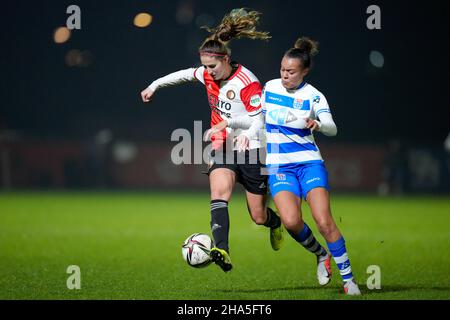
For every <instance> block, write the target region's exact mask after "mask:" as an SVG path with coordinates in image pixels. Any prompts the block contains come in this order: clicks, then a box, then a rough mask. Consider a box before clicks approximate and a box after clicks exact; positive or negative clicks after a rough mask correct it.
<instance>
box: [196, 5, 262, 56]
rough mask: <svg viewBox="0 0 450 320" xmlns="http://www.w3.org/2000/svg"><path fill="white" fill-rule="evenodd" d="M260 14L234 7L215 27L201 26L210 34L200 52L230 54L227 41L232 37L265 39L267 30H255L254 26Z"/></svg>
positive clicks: (219, 54) (217, 54)
mask: <svg viewBox="0 0 450 320" xmlns="http://www.w3.org/2000/svg"><path fill="white" fill-rule="evenodd" d="M260 15H261V14H260V13H259V12H257V11H247V10H245V9H244V8H240V9H234V10H232V11H231V12H230V13H229V14H227V15H226V16H225V17H223V19H222V22H221V23H220V24H219V25H218V26H217V27H215V28H212V29H211V28H208V27H202V28H204V29H206V30H207V31H208V32H210V33H211V35H210V36H209V37H208V38H207V39H206V40H205V41H204V42H203V44H202V45H201V46H200V48H199V52H200V54H210V55H216V56H225V55H228V56H229V55H230V54H231V50H230V49H229V48H228V46H227V43H228V42H230V41H231V40H232V39H240V38H249V39H262V40H267V39H269V38H270V36H269V33H268V32H262V31H257V30H256V26H257V24H258V22H259V16H260Z"/></svg>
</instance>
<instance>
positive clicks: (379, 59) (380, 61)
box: [369, 50, 384, 68]
mask: <svg viewBox="0 0 450 320" xmlns="http://www.w3.org/2000/svg"><path fill="white" fill-rule="evenodd" d="M369 60H370V63H371V64H372V65H373V66H375V67H377V68H382V67H383V65H384V56H383V54H382V53H381V52H379V51H376V50H372V51H370V55H369Z"/></svg>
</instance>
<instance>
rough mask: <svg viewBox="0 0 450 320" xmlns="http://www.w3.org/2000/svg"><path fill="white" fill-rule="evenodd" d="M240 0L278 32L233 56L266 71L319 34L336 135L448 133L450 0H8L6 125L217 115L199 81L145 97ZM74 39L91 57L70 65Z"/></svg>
mask: <svg viewBox="0 0 450 320" xmlns="http://www.w3.org/2000/svg"><path fill="white" fill-rule="evenodd" d="M71 4H77V5H78V6H79V7H80V8H81V30H74V32H72V36H71V38H70V39H69V41H67V42H66V43H63V44H56V43H54V42H53V32H54V30H55V29H56V28H57V27H58V26H62V25H65V22H66V19H67V17H68V16H69V15H68V14H67V13H66V8H67V7H68V6H69V5H71ZM370 4H377V5H378V6H380V8H381V26H382V28H381V30H368V29H367V28H366V19H367V17H368V16H369V14H367V13H366V8H367V7H368V5H370ZM242 6H245V7H251V8H253V9H255V10H258V11H260V12H262V13H263V15H262V18H261V24H260V29H261V30H267V31H270V33H271V35H272V39H271V40H270V41H269V42H268V43H265V42H262V41H252V40H248V39H243V40H235V41H234V42H232V43H231V48H232V50H233V58H234V59H236V60H238V61H239V62H241V63H242V64H244V65H245V66H247V67H248V68H249V69H250V70H252V71H253V72H254V73H255V74H256V75H257V76H258V77H259V79H260V81H261V82H265V81H268V80H270V79H272V78H276V77H279V73H278V72H279V62H280V59H281V57H282V55H283V53H284V51H285V50H286V49H288V48H289V47H290V46H292V45H293V43H294V41H295V40H296V39H297V37H298V36H302V35H305V36H309V37H311V38H313V39H316V40H318V41H319V42H320V53H319V55H318V56H317V57H316V59H315V67H314V70H313V72H312V73H311V75H310V76H309V79H308V80H309V82H311V83H312V84H313V85H314V86H316V87H317V88H318V89H319V90H321V91H322V92H323V93H324V94H325V96H326V97H327V99H328V101H329V103H330V105H331V106H332V108H333V109H332V111H333V115H334V118H335V121H336V123H337V125H338V129H339V134H338V136H337V137H335V138H333V139H334V140H333V141H336V142H339V141H344V142H350V143H351V142H374V143H383V142H384V141H385V140H386V139H388V138H392V137H400V138H403V139H405V140H407V141H410V142H412V143H418V144H427V145H428V144H442V143H443V140H444V139H445V137H446V136H447V134H448V132H449V129H450V126H449V112H448V110H449V95H448V94H447V90H446V89H447V88H448V80H447V77H448V71H449V68H448V60H447V59H448V51H446V47H447V46H446V42H447V41H448V38H449V32H448V31H449V28H448V21H446V19H448V18H449V2H448V1H428V2H421V3H416V2H410V1H357V0H350V1H247V2H240V1H194V0H192V1H189V0H184V1H117V2H113V1H75V2H73V1H58V2H56V1H33V2H32V1H14V2H9V3H7V4H6V3H5V4H3V8H2V17H1V22H0V23H1V28H0V32H1V38H2V49H1V62H0V63H1V106H0V123H1V127H2V128H3V129H5V128H6V129H9V130H19V132H21V134H24V135H26V136H30V137H36V138H46V139H47V138H51V139H55V138H56V139H61V138H71V139H78V138H84V137H87V136H91V135H93V134H94V133H95V132H96V131H97V130H99V129H102V128H109V129H111V130H112V131H113V132H114V135H115V136H119V137H124V138H129V139H134V140H137V141H139V140H142V141H149V140H157V141H167V140H168V139H169V137H170V133H171V132H172V131H173V130H174V129H175V128H179V127H182V128H187V129H191V128H192V127H193V120H203V121H205V123H208V120H209V110H208V106H207V102H206V97H205V94H204V88H203V87H202V86H201V85H200V84H187V85H184V86H179V87H176V88H170V89H165V90H164V89H163V90H160V91H159V92H158V93H157V96H156V98H155V100H154V101H153V103H152V104H143V103H141V101H140V95H139V93H140V91H141V90H142V89H143V88H144V87H146V86H147V85H148V84H149V83H150V82H151V81H152V80H154V79H155V78H157V77H160V76H163V75H165V74H168V73H170V72H173V71H177V70H179V69H183V68H187V67H191V66H196V65H198V63H199V62H198V56H197V47H198V46H199V45H200V44H201V42H202V41H203V39H204V38H205V37H206V36H207V32H206V31H205V30H202V29H200V28H199V24H201V23H202V22H207V23H208V22H209V23H211V22H212V23H213V24H214V25H216V24H217V23H218V22H219V20H220V19H221V18H222V16H223V15H224V14H225V13H227V12H229V11H230V10H231V9H233V8H236V7H242ZM180 7H181V8H186V7H188V8H190V10H191V13H193V16H192V17H191V20H190V21H189V17H187V18H186V19H185V21H182V22H183V23H180V21H177V12H178V11H177V10H179V9H180ZM142 11H144V12H148V13H150V14H152V16H153V22H152V24H150V26H149V27H147V28H137V27H135V26H134V25H133V18H134V16H135V15H136V14H137V13H139V12H142ZM202 15H203V16H202ZM205 15H206V17H207V18H205ZM199 16H202V17H203V20H202V18H200V19H199V18H198V17H199ZM70 49H78V50H88V51H89V52H90V53H91V56H92V63H91V64H90V65H89V66H87V67H69V66H67V65H66V63H65V55H66V53H67V52H68V51H69V50H70ZM371 50H377V51H380V52H381V53H382V54H383V56H384V61H385V63H384V67H383V68H375V67H374V66H372V65H371V64H370V62H369V53H370V51H371ZM205 129H206V128H205Z"/></svg>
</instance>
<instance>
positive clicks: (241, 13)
mask: <svg viewBox="0 0 450 320" xmlns="http://www.w3.org/2000/svg"><path fill="white" fill-rule="evenodd" d="M258 20H259V13H258V12H256V11H250V12H247V11H245V10H244V9H235V10H233V11H232V12H231V13H230V14H228V15H226V16H225V17H224V18H223V20H222V22H221V24H220V25H219V26H218V27H216V28H214V29H208V31H209V32H211V33H212V34H211V36H210V37H208V38H207V39H206V40H205V41H204V42H203V44H202V45H201V47H200V48H199V54H200V60H201V63H202V66H201V67H198V68H190V69H186V70H181V71H178V72H174V73H171V74H169V75H167V76H164V77H162V78H159V79H157V80H155V81H153V82H152V83H151V84H150V86H148V88H146V89H145V90H143V91H142V92H141V96H142V100H143V101H144V102H148V101H150V100H151V99H152V97H153V95H154V93H155V91H156V90H158V89H160V88H164V87H168V86H172V85H177V84H181V83H185V82H191V81H200V82H201V83H203V84H204V85H205V87H206V93H207V95H208V101H209V105H210V108H211V126H214V125H216V124H218V123H220V122H221V121H222V120H224V119H232V118H234V117H238V116H241V115H244V114H248V115H249V116H250V117H252V118H253V117H254V118H257V117H255V116H257V115H258V114H261V111H262V109H261V91H262V87H261V84H260V82H259V81H258V79H257V78H256V77H255V75H254V74H253V73H252V72H251V71H250V70H248V69H247V68H245V67H244V66H242V65H241V64H239V63H237V62H233V61H231V51H230V49H229V47H228V46H227V43H228V42H229V41H230V40H232V39H238V38H242V37H246V38H251V39H268V38H269V35H268V33H266V32H260V31H256V25H257V23H258ZM262 125H263V123H262V122H261V123H260V122H258V121H255V123H254V125H252V128H251V130H252V131H254V130H255V128H258V127H261V126H262ZM208 135H211V140H212V156H213V162H212V163H211V165H210V166H209V168H208V176H209V183H210V190H211V231H212V235H213V238H214V243H215V248H213V249H212V250H211V257H212V259H213V261H214V262H215V263H216V264H217V265H219V266H220V267H221V268H222V270H224V271H225V272H227V271H229V270H231V268H232V264H231V259H230V255H229V244H228V242H229V241H228V234H229V214H228V201H229V200H230V198H231V194H232V191H233V188H234V185H235V183H236V182H239V183H241V184H242V185H243V186H244V188H245V191H246V198H247V207H248V210H249V213H250V215H251V217H252V219H253V221H254V222H255V223H256V224H259V225H264V226H266V227H268V228H270V242H271V245H272V248H273V249H274V250H278V249H279V248H280V245H281V242H282V240H283V237H282V226H281V220H280V218H279V217H278V216H277V214H276V213H275V212H274V211H273V210H272V209H271V208H269V207H267V206H266V197H267V196H266V194H267V176H265V175H262V174H261V168H262V166H263V165H262V164H261V162H260V160H259V158H258V157H257V159H252V160H254V161H252V160H250V158H251V157H250V153H249V151H248V150H245V151H244V152H243V153H240V155H239V156H238V150H237V149H238V146H239V144H240V143H241V140H243V141H244V142H245V143H248V146H249V148H250V149H258V148H261V142H260V141H259V140H258V139H257V138H254V139H251V140H250V141H248V140H247V139H246V135H245V131H243V130H235V131H234V132H233V131H231V130H230V129H228V130H225V129H224V130H221V131H219V132H217V131H214V132H212V131H209V132H208ZM233 137H237V141H238V144H237V145H234V146H233V141H230V139H231V140H232V139H233ZM227 145H228V146H231V149H232V150H229V149H230V147H229V148H228V150H227V147H226V146H227ZM230 154H231V158H232V159H233V160H234V161H229V160H230V158H229V155H230ZM252 154H255V153H252ZM256 154H257V155H259V154H260V153H259V152H256ZM242 155H243V156H244V158H245V163H241V162H242V161H238V162H237V163H236V161H237V160H243V158H242ZM225 158H226V160H225ZM230 162H232V163H230Z"/></svg>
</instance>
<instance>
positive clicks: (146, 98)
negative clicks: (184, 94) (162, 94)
mask: <svg viewBox="0 0 450 320" xmlns="http://www.w3.org/2000/svg"><path fill="white" fill-rule="evenodd" d="M154 93H155V91H153V90H152V89H150V87H147V88H145V89H144V90H142V91H141V97H142V101H143V102H150V101H151V100H152V97H153V94H154Z"/></svg>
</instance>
